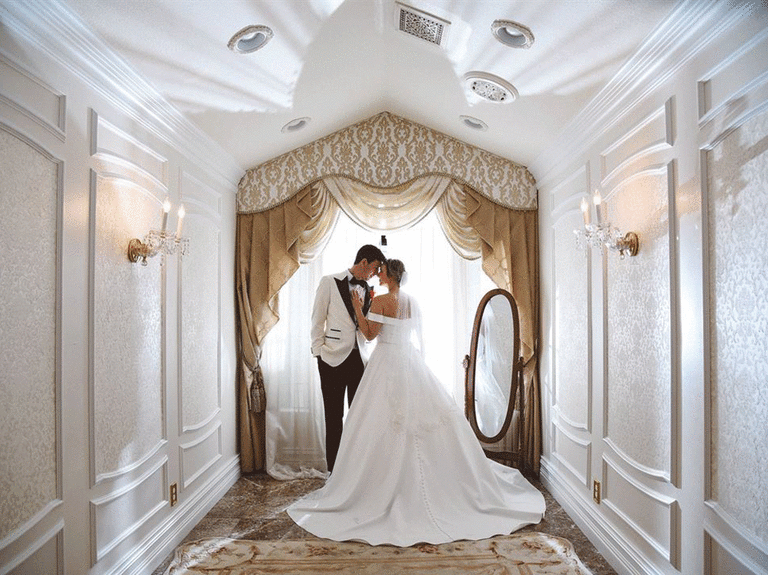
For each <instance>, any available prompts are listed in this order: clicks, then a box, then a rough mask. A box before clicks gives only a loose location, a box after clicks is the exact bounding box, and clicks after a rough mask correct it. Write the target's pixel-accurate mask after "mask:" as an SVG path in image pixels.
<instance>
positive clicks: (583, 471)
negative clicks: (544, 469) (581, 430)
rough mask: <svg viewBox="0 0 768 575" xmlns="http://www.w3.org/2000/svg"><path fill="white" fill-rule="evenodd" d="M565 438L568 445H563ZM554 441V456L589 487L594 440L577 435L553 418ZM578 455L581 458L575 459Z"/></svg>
mask: <svg viewBox="0 0 768 575" xmlns="http://www.w3.org/2000/svg"><path fill="white" fill-rule="evenodd" d="M558 438H560V440H558ZM563 440H565V441H566V442H567V446H566V445H562V441H563ZM552 441H553V450H552V455H553V457H554V458H555V459H557V461H558V462H559V463H561V464H562V465H563V466H564V467H565V468H566V469H568V471H570V472H571V473H572V474H573V476H574V477H575V478H577V479H578V480H579V483H581V484H582V485H584V486H585V487H589V483H590V477H591V469H592V442H591V441H590V440H589V439H583V438H578V437H576V435H575V434H573V433H571V432H570V431H568V430H566V429H565V428H564V427H563V426H562V425H560V422H559V421H558V420H557V418H553V419H552ZM568 446H570V448H568ZM579 454H580V455H579ZM578 457H580V460H579V461H574V459H576V458H578Z"/></svg>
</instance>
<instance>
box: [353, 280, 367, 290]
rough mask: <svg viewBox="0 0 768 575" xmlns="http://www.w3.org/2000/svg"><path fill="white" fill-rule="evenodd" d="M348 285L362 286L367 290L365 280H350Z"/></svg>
mask: <svg viewBox="0 0 768 575" xmlns="http://www.w3.org/2000/svg"><path fill="white" fill-rule="evenodd" d="M349 284H350V285H358V286H362V287H363V288H365V289H366V290H367V289H368V284H367V283H366V282H365V280H359V279H357V278H352V279H351V280H349Z"/></svg>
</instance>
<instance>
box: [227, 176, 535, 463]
mask: <svg viewBox="0 0 768 575" xmlns="http://www.w3.org/2000/svg"><path fill="white" fill-rule="evenodd" d="M433 209H434V210H436V214H437V217H438V220H439V222H440V225H441V227H442V230H443V233H444V234H445V237H446V239H447V240H448V242H449V243H450V244H451V246H452V247H453V249H454V250H455V251H456V252H457V253H458V254H459V255H460V256H461V257H463V258H466V259H477V258H478V257H481V258H482V267H483V270H484V271H485V273H486V274H488V276H489V277H490V278H491V279H492V280H493V281H494V282H495V283H496V285H497V286H499V287H501V288H504V289H507V290H509V291H510V293H512V295H513V296H514V298H515V300H516V302H517V305H518V307H519V311H520V320H521V321H520V323H521V332H522V333H521V337H522V346H521V353H522V355H523V360H524V362H525V366H526V367H525V370H524V380H525V386H524V397H525V399H524V401H525V404H524V407H525V412H524V413H525V418H524V430H523V445H524V448H525V452H526V467H527V468H528V469H529V470H530V471H532V472H534V473H538V471H539V457H540V455H541V403H540V390H539V380H538V365H537V359H538V339H539V330H538V325H539V323H538V320H539V318H538V310H539V277H538V261H537V258H538V235H537V233H538V230H537V225H538V224H537V221H538V215H537V211H536V210H514V209H510V208H506V207H503V206H501V205H498V204H495V203H494V202H492V201H490V200H489V199H488V198H486V197H485V196H483V195H482V194H480V193H478V192H477V191H476V190H474V189H472V188H471V187H470V186H468V185H467V184H464V183H460V182H458V181H456V180H454V179H452V178H449V177H446V176H439V175H429V176H424V177H420V178H416V179H414V180H412V181H410V182H408V183H406V184H402V185H398V186H395V187H393V188H379V187H375V186H370V185H367V184H364V183H361V182H359V181H356V180H352V179H350V178H344V177H337V176H331V177H326V178H324V179H322V180H319V181H316V182H314V183H312V184H309V185H307V186H305V187H304V188H302V189H301V190H299V192H298V193H296V194H295V195H294V196H292V197H291V198H289V199H288V200H287V201H285V202H283V203H281V204H280V205H278V206H276V207H274V208H272V209H269V210H266V211H263V212H257V213H248V214H242V213H241V214H238V217H237V238H236V241H237V244H236V263H235V273H236V286H235V288H236V292H237V308H238V345H239V352H240V361H239V368H240V373H239V374H238V386H239V390H238V398H239V400H240V405H239V408H238V412H239V415H240V420H239V438H240V446H241V466H242V468H243V471H245V472H250V471H255V470H257V469H261V468H263V463H264V449H265V448H264V445H265V437H264V410H265V406H266V401H268V398H267V397H266V396H265V392H264V383H263V376H262V374H261V369H260V367H259V360H260V356H261V346H262V345H263V342H264V338H265V336H266V335H267V333H268V332H269V330H270V329H271V328H272V327H273V326H274V325H275V324H276V323H277V322H278V320H279V319H280V318H279V315H278V296H279V292H280V289H281V288H282V287H283V285H285V283H286V282H287V281H288V280H289V279H290V277H291V276H292V275H293V274H294V273H295V272H296V270H298V268H299V265H300V264H301V263H307V262H310V261H312V260H314V259H315V258H316V257H317V256H318V255H319V254H320V253H321V252H322V250H323V248H324V247H325V245H326V244H327V242H328V239H329V238H330V236H331V232H332V231H333V229H334V227H335V225H336V221H337V219H338V217H339V212H340V211H343V212H344V213H345V214H346V215H347V216H349V217H350V218H351V219H352V220H353V221H354V222H356V223H357V224H358V225H360V226H362V227H363V228H366V229H368V230H371V231H375V230H400V229H406V228H409V227H411V226H413V225H415V224H417V223H418V222H419V221H421V219H422V218H424V217H425V216H426V215H427V214H428V213H429V212H430V211H431V210H433ZM307 345H309V343H308V344H307Z"/></svg>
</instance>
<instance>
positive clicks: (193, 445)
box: [179, 423, 222, 489]
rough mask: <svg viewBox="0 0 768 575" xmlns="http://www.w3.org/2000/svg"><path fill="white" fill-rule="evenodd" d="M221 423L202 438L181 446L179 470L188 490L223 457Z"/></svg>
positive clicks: (184, 486) (184, 485) (183, 484)
mask: <svg viewBox="0 0 768 575" xmlns="http://www.w3.org/2000/svg"><path fill="white" fill-rule="evenodd" d="M221 431H222V430H221V423H218V424H217V425H216V426H215V427H214V428H213V429H211V430H210V431H208V432H207V433H205V434H204V435H202V436H201V437H199V438H197V439H195V440H193V441H190V442H188V443H183V444H181V445H179V469H180V470H181V482H182V487H183V488H184V489H186V488H187V487H189V486H190V485H191V484H192V483H194V482H195V481H196V480H197V479H198V478H199V477H200V476H202V474H203V473H205V472H206V471H208V470H209V469H210V468H211V467H212V466H213V464H214V463H216V462H217V461H218V460H219V459H221V457H222V444H221V441H222V437H221Z"/></svg>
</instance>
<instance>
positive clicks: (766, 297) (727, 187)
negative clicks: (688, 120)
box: [706, 113, 768, 544]
mask: <svg viewBox="0 0 768 575" xmlns="http://www.w3.org/2000/svg"><path fill="white" fill-rule="evenodd" d="M707 174H708V180H709V181H708V183H707V193H708V200H707V206H706V207H707V210H708V224H709V238H708V243H709V258H710V259H709V271H710V277H709V293H710V325H709V330H710V351H711V353H710V358H709V360H710V378H711V380H710V393H711V405H710V409H711V414H710V415H711V418H710V421H711V458H710V461H711V469H710V474H711V478H710V485H711V498H712V499H713V500H714V501H716V502H717V503H718V504H719V505H720V506H721V508H722V509H723V510H725V511H726V512H727V513H728V514H729V515H731V516H732V517H734V518H735V519H736V520H737V521H738V522H739V523H740V524H741V525H742V526H743V527H744V528H746V529H748V530H749V531H751V532H752V533H753V534H754V535H756V536H757V537H759V538H760V539H761V540H762V541H763V543H764V544H768V498H766V494H767V493H768V464H766V462H768V432H767V431H766V430H768V276H766V273H765V270H766V269H768V251H766V249H765V247H764V246H763V243H764V240H765V238H766V237H768V217H766V214H768V113H763V114H761V115H758V116H756V117H755V118H753V119H752V120H750V121H748V122H747V123H746V124H744V125H743V126H741V127H740V128H739V129H737V130H735V131H734V132H732V133H731V134H730V135H728V137H727V138H725V139H724V140H723V141H722V142H721V143H720V144H718V145H717V146H716V147H715V148H714V149H712V150H711V151H710V152H709V153H708V155H707Z"/></svg>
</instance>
